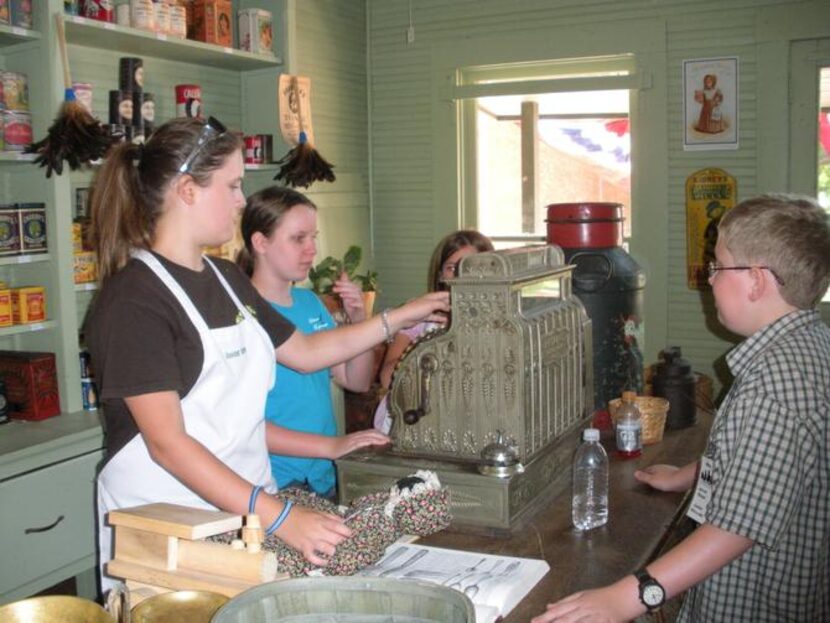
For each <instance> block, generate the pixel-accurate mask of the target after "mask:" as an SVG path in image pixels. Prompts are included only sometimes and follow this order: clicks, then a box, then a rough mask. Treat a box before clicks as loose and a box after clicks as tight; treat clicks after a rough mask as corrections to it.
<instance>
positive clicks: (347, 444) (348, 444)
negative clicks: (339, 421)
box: [331, 428, 391, 459]
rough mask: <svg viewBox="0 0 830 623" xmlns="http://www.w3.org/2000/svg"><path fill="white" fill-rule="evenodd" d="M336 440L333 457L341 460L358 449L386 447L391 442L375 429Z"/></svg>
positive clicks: (336, 438)
mask: <svg viewBox="0 0 830 623" xmlns="http://www.w3.org/2000/svg"><path fill="white" fill-rule="evenodd" d="M334 440H335V441H334V450H333V454H332V457H331V458H333V459H339V458H340V457H341V456H343V455H344V454H348V453H349V452H352V451H354V450H357V449H358V448H364V447H366V446H385V445H387V444H388V443H390V442H391V439H389V437H387V436H386V435H384V434H383V433H382V432H380V431H379V430H375V429H374V428H372V429H369V430H362V431H359V432H357V433H351V434H350V435H345V436H343V437H335V438H334Z"/></svg>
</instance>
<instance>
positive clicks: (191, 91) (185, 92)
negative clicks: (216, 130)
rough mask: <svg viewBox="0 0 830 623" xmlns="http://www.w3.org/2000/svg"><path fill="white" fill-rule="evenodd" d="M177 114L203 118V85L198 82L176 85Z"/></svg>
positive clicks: (178, 115)
mask: <svg viewBox="0 0 830 623" xmlns="http://www.w3.org/2000/svg"><path fill="white" fill-rule="evenodd" d="M176 116H177V117H192V118H197V119H201V118H202V87H200V86H199V85H198V84H177V85H176Z"/></svg>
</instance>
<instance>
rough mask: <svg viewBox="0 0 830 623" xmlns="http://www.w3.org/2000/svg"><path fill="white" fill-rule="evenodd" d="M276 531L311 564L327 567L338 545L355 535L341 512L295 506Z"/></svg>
mask: <svg viewBox="0 0 830 623" xmlns="http://www.w3.org/2000/svg"><path fill="white" fill-rule="evenodd" d="M274 534H276V535H277V536H278V537H279V538H280V539H281V540H283V541H285V543H286V544H288V545H290V546H291V547H293V548H294V549H296V550H297V551H299V552H301V553H302V555H303V556H304V557H305V559H306V560H307V561H308V562H310V563H311V564H314V565H319V566H325V565H326V564H328V559H329V558H331V557H332V556H333V555H334V550H335V548H336V547H337V545H339V544H340V543H341V542H342V541H344V540H345V539H347V538H348V537H350V536H352V531H351V530H350V529H349V528H348V527H347V526H346V524H345V523H343V520H342V519H341V518H340V517H338V516H337V515H331V514H329V513H319V512H317V511H314V510H311V509H310V508H304V507H302V506H294V507H293V508H292V509H291V512H290V513H289V514H288V517H286V519H285V522H283V524H282V525H281V526H280V527H279V528H277V531H276V532H275V533H274Z"/></svg>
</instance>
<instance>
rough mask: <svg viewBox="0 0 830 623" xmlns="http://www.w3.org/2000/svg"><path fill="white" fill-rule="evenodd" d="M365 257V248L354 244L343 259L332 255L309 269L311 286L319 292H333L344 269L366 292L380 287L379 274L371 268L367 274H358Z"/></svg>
mask: <svg viewBox="0 0 830 623" xmlns="http://www.w3.org/2000/svg"><path fill="white" fill-rule="evenodd" d="M362 258H363V249H361V248H360V247H359V246H357V245H352V246H350V247H349V248H348V250H347V251H346V254H345V255H344V256H343V259H337V258H335V257H332V256H331V255H330V256H328V257H326V258H324V259H323V260H322V261H320V263H319V264H317V266H315V267H314V268H312V269H311V270H310V271H308V278H309V280H310V281H311V288H312V290H314V292H316V293H317V294H331V289H332V286H333V285H334V282H335V281H337V278H338V277H339V276H340V274H341V273H342V272H343V271H346V274H347V275H348V276H349V279H351V280H352V281H354V282H355V283H357V284H359V285H360V286H361V288H362V290H363V291H364V292H372V291H376V290H377V289H378V274H377V272H376V271H374V270H369V271H367V272H366V274H365V275H357V274H355V271H357V267H358V266H360V261H361V259H362Z"/></svg>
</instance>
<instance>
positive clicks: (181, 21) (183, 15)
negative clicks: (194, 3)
mask: <svg viewBox="0 0 830 623" xmlns="http://www.w3.org/2000/svg"><path fill="white" fill-rule="evenodd" d="M170 36H171V37H178V38H179V39H184V38H185V37H187V9H186V8H184V7H183V6H181V5H180V4H171V5H170Z"/></svg>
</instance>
